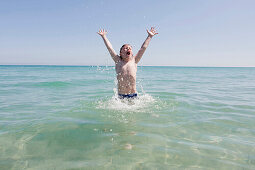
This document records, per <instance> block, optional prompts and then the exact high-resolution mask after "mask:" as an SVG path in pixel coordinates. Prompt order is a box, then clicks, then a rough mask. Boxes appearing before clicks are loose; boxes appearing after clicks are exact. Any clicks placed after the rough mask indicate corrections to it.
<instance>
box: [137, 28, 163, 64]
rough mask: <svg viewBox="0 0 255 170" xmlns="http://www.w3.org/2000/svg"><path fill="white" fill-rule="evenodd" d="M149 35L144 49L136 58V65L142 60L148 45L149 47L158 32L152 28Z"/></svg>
mask: <svg viewBox="0 0 255 170" xmlns="http://www.w3.org/2000/svg"><path fill="white" fill-rule="evenodd" d="M147 33H148V37H147V38H146V40H145V41H144V43H143V45H142V47H141V48H140V50H139V51H138V53H137V54H136V56H135V62H136V63H138V62H139V61H140V60H141V58H142V56H143V53H144V52H145V50H146V48H147V47H148V45H149V43H150V40H151V38H152V37H153V36H154V35H156V34H158V33H157V32H156V30H155V29H154V27H151V30H150V31H149V30H147Z"/></svg>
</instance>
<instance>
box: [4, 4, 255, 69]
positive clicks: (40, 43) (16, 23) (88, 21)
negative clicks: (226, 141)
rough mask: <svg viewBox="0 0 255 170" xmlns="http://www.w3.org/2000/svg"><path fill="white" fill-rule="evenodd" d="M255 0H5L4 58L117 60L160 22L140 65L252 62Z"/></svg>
mask: <svg viewBox="0 0 255 170" xmlns="http://www.w3.org/2000/svg"><path fill="white" fill-rule="evenodd" d="M254 20H255V1H254V0H206V1H205V0H159V1H155V0H154V1H152V0H137V1H135V0H129V1H117V0H108V1H107V0H72V1H71V0H37V1H34V0H22V1H20V0H9V1H4V0H2V1H0V21H1V22H0V64H2V65H4V64H21V65H22V64H34V65H113V64H114V63H113V61H112V59H111V57H110V55H109V53H108V51H107V49H106V47H105V45H104V43H103V40H102V39H101V37H100V36H99V35H97V34H96V32H97V31H98V30H99V29H100V28H105V29H107V31H108V38H109V40H110V41H111V43H112V45H113V47H114V49H115V51H116V52H117V53H119V48H120V47H121V46H122V45H123V44H125V43H128V44H131V45H132V46H133V50H134V53H136V52H137V51H138V50H139V48H140V46H141V45H142V43H143V41H144V40H145V38H146V36H147V32H146V28H150V26H155V27H156V28H157V30H158V32H159V34H158V35H156V36H155V37H153V39H152V41H151V42H150V45H149V47H148V49H147V51H146V52H145V54H144V56H143V58H142V59H141V61H140V63H139V65H164V66H226V67H231V66H234V67H235V66H242V67H247V66H250V67H255V31H254V30H255V22H254Z"/></svg>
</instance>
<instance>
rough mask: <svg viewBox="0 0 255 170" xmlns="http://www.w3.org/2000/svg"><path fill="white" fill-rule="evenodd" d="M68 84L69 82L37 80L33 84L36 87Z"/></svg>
mask: <svg viewBox="0 0 255 170" xmlns="http://www.w3.org/2000/svg"><path fill="white" fill-rule="evenodd" d="M68 85H70V83H68V82H63V81H51V82H39V83H36V84H34V86H37V87H66V86H68Z"/></svg>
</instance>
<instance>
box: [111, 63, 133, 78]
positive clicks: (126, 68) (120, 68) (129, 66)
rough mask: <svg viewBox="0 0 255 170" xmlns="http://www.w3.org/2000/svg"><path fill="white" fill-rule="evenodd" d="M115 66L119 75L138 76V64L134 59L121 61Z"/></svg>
mask: <svg viewBox="0 0 255 170" xmlns="http://www.w3.org/2000/svg"><path fill="white" fill-rule="evenodd" d="M115 68H116V73H117V75H118V76H136V71H137V64H136V63H135V62H134V61H129V62H127V63H124V62H119V63H117V64H116V66H115Z"/></svg>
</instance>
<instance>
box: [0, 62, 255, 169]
mask: <svg viewBox="0 0 255 170" xmlns="http://www.w3.org/2000/svg"><path fill="white" fill-rule="evenodd" d="M137 88H138V92H139V96H140V97H139V98H138V99H136V100H134V101H133V102H132V103H129V102H121V101H119V100H117V99H115V96H116V94H115V92H116V80H115V71H114V68H113V67H85V66H84V67H78V66H75V67H71V66H0V169H185V168H186V169H255V68H199V67H197V68H192V67H139V68H138V73H137Z"/></svg>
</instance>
